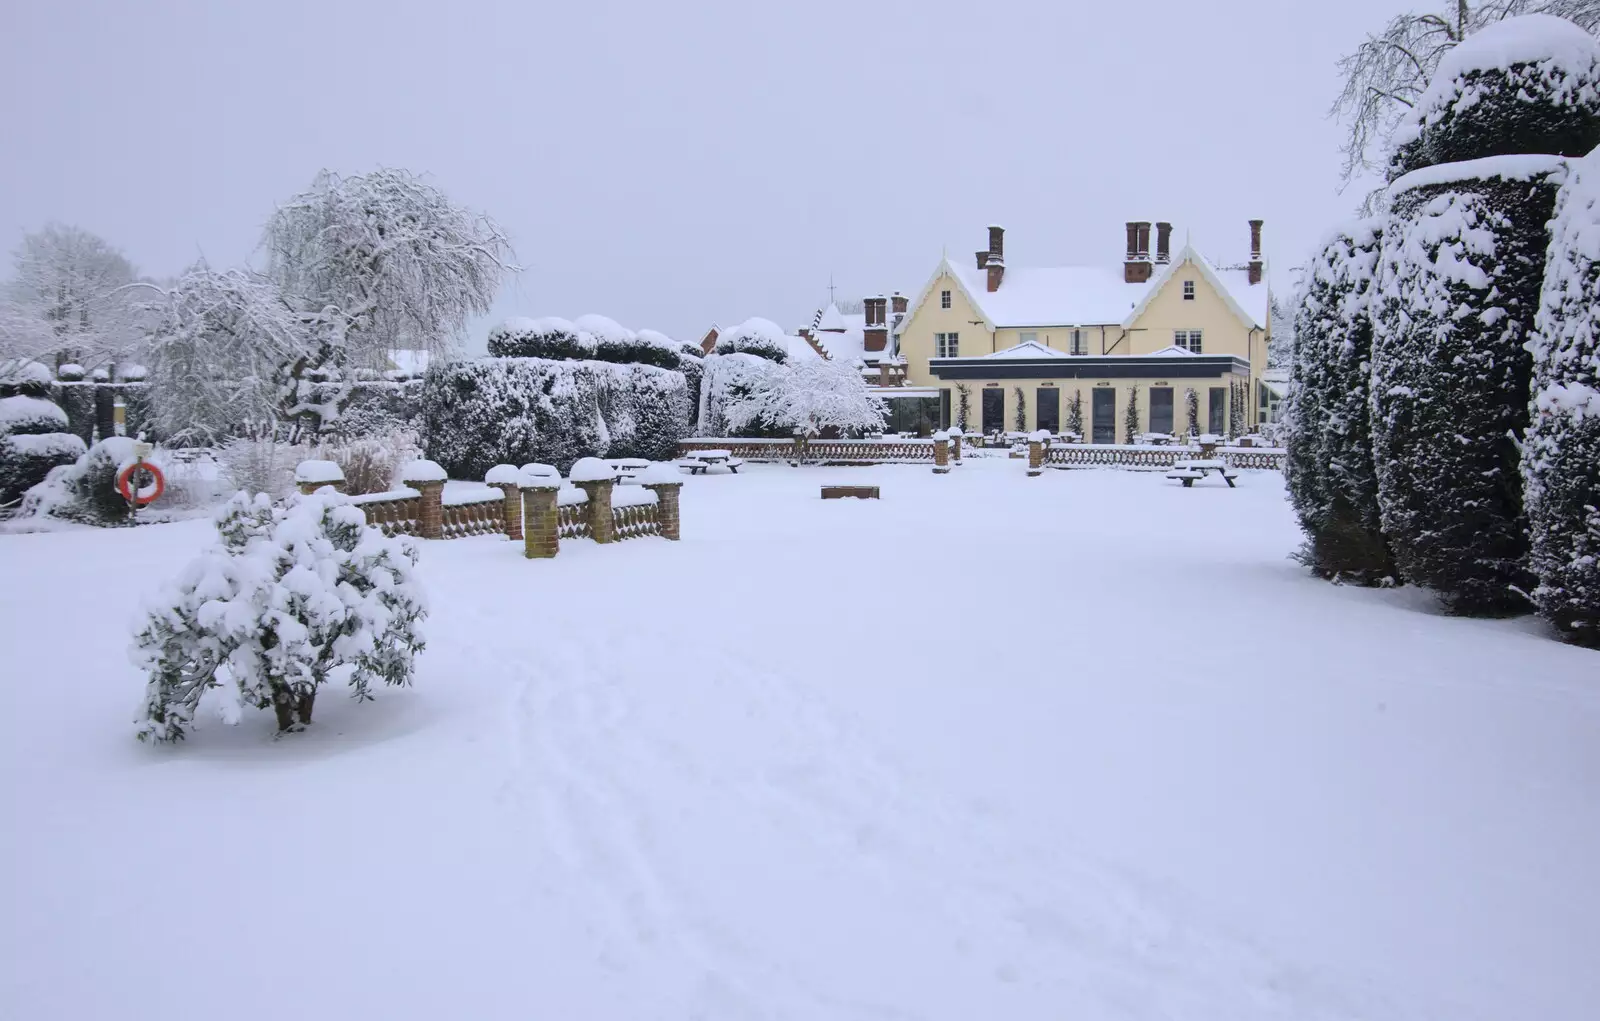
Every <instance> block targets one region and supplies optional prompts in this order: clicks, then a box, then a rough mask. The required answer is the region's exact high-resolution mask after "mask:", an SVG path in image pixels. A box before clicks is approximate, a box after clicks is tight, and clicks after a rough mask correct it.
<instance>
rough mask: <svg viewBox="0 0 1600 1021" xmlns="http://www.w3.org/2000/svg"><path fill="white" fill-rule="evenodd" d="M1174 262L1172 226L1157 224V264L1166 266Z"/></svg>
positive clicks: (1162, 223) (1163, 223)
mask: <svg viewBox="0 0 1600 1021" xmlns="http://www.w3.org/2000/svg"><path fill="white" fill-rule="evenodd" d="M1171 261H1172V224H1170V223H1165V222H1157V223H1156V262H1158V263H1161V264H1162V265H1165V264H1167V263H1169V262H1171Z"/></svg>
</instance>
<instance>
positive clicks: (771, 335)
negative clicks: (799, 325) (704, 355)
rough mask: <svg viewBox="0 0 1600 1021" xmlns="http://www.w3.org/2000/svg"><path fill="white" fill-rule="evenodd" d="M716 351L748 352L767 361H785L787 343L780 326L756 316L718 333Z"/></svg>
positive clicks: (727, 353) (720, 353) (728, 352)
mask: <svg viewBox="0 0 1600 1021" xmlns="http://www.w3.org/2000/svg"><path fill="white" fill-rule="evenodd" d="M716 353H717V354H719V355H731V354H748V355H755V356H756V357H758V358H766V359H768V360H769V361H774V362H785V361H788V359H789V343H788V341H787V340H786V339H785V334H784V332H783V328H782V327H781V326H779V325H778V324H777V323H775V322H773V321H772V320H770V319H762V318H760V317H759V316H758V317H756V318H753V319H746V320H745V321H744V322H742V323H740V324H739V325H737V326H734V327H732V328H730V329H729V330H728V331H727V332H726V333H720V334H718V335H717V348H716Z"/></svg>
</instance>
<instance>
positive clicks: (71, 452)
mask: <svg viewBox="0 0 1600 1021" xmlns="http://www.w3.org/2000/svg"><path fill="white" fill-rule="evenodd" d="M0 442H5V443H9V444H10V445H11V447H12V449H14V450H17V451H20V452H22V453H27V454H35V455H40V456H43V455H47V454H53V455H56V456H58V457H66V456H71V457H75V458H76V457H82V456H83V455H84V454H85V453H87V452H88V449H89V448H88V447H86V446H84V443H83V440H82V439H80V438H79V437H78V436H76V435H74V434H72V433H44V434H42V435H38V436H27V435H10V436H4V437H0Z"/></svg>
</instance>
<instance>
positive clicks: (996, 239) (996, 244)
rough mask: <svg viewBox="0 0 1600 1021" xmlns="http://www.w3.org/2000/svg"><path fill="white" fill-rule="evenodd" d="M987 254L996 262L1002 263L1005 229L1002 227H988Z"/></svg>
mask: <svg viewBox="0 0 1600 1021" xmlns="http://www.w3.org/2000/svg"><path fill="white" fill-rule="evenodd" d="M989 254H990V255H992V256H994V257H995V259H996V260H998V261H1000V262H1004V261H1005V258H1006V229H1005V228H1004V227H996V226H994V225H992V224H991V225H990V227H989Z"/></svg>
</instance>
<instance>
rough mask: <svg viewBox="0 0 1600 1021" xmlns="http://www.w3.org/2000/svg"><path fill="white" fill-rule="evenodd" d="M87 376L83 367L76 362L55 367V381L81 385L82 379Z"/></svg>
mask: <svg viewBox="0 0 1600 1021" xmlns="http://www.w3.org/2000/svg"><path fill="white" fill-rule="evenodd" d="M88 374H89V373H88V372H87V371H86V370H85V369H84V367H83V366H81V365H79V364H77V363H76V362H64V363H62V364H61V365H57V366H56V379H58V380H60V381H61V382H63V383H81V382H82V381H83V377H85V376H87V375H88Z"/></svg>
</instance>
